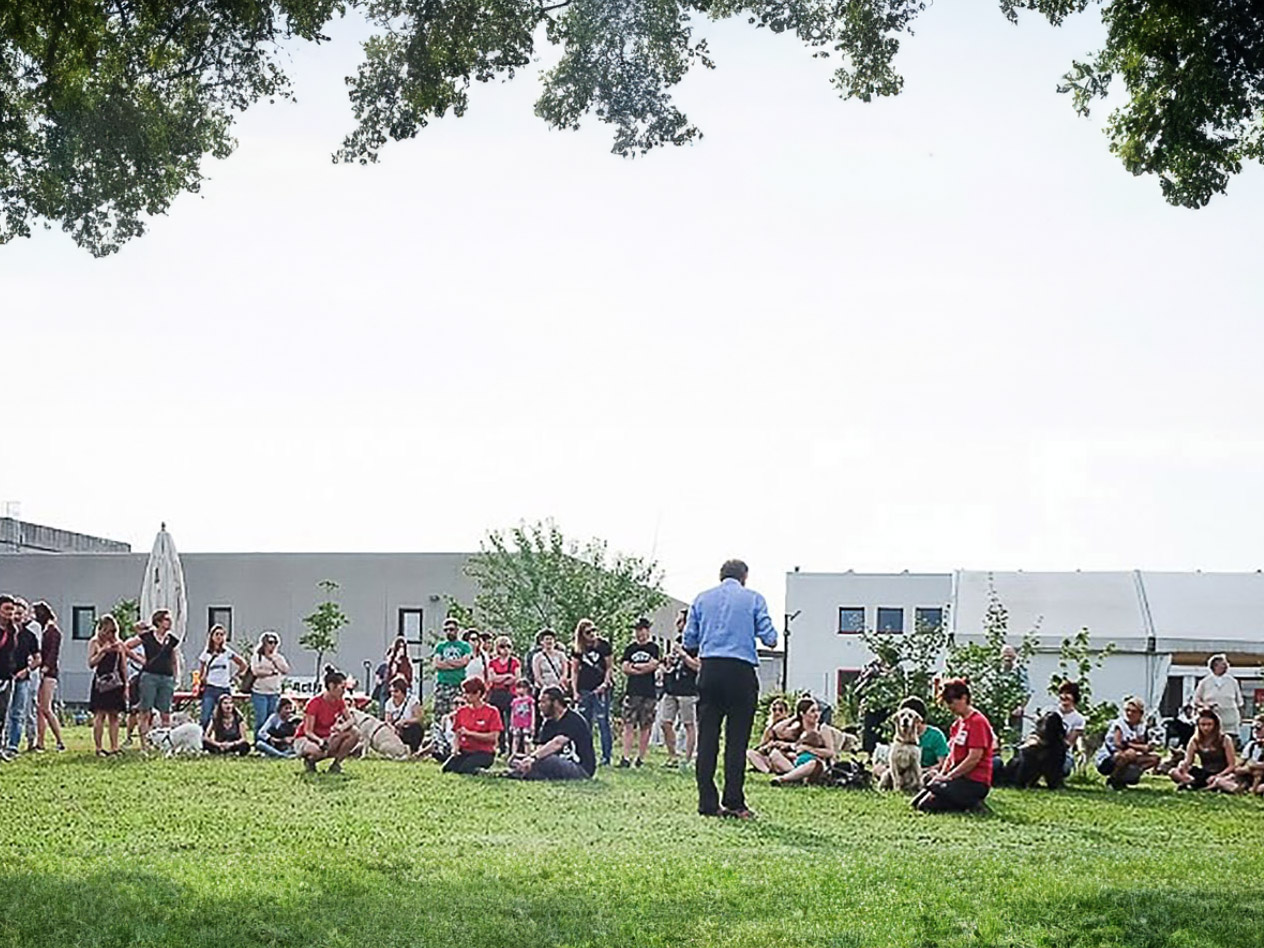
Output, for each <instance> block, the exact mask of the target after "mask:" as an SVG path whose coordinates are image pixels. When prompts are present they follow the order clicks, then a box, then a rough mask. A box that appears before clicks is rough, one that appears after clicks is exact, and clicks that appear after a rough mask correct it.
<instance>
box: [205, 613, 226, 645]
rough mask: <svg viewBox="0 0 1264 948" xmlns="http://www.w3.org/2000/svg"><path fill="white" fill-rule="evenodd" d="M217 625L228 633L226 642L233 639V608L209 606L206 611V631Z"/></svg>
mask: <svg viewBox="0 0 1264 948" xmlns="http://www.w3.org/2000/svg"><path fill="white" fill-rule="evenodd" d="M217 625H222V626H223V627H224V631H225V632H227V633H228V636H227V637H228V640H229V641H232V638H233V607H232V606H210V607H208V608H207V610H206V630H207V632H210V630H211V629H212V628H213V627H214V626H217Z"/></svg>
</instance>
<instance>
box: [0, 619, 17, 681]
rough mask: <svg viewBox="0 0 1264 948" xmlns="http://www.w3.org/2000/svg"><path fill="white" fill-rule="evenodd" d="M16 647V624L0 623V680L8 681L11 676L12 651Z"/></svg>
mask: <svg viewBox="0 0 1264 948" xmlns="http://www.w3.org/2000/svg"><path fill="white" fill-rule="evenodd" d="M16 647H17V628H16V626H14V625H12V624H10V625H0V681H8V680H9V679H10V678H12V677H13V653H14V651H15V650H16Z"/></svg>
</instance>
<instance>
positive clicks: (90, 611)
mask: <svg viewBox="0 0 1264 948" xmlns="http://www.w3.org/2000/svg"><path fill="white" fill-rule="evenodd" d="M96 627H97V607H96V606H71V607H70V637H71V638H72V639H79V640H80V641H87V640H88V639H90V638H92V633H93V632H94V631H96ZM122 634H123V635H124V636H126V635H127V633H122Z"/></svg>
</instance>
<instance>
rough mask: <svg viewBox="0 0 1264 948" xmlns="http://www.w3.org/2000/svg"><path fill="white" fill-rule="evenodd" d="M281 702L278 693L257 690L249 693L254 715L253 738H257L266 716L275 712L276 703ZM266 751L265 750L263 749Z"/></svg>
mask: <svg viewBox="0 0 1264 948" xmlns="http://www.w3.org/2000/svg"><path fill="white" fill-rule="evenodd" d="M280 703H281V696H280V695H261V694H259V693H258V692H257V691H256V692H253V693H251V695H250V707H251V710H252V711H253V712H254V716H255V740H256V741H258V740H259V728H261V727H263V725H264V723H265V722H266V721H267V720H268V718H270V717H272V715H273V714H274V713H276V709H277V705H278V704H280ZM264 753H267V751H264Z"/></svg>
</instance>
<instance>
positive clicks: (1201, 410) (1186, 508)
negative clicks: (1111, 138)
mask: <svg viewBox="0 0 1264 948" xmlns="http://www.w3.org/2000/svg"><path fill="white" fill-rule="evenodd" d="M969 6H970V5H964V4H946V3H944V4H935V5H933V6H931V7H930V9H928V10H927V11H926V13H925V14H924V16H923V17H922V18H921V19H920V20H919V21H918V29H917V33H916V35H915V36H914V37H912V38H910V39H908V40H906V41H905V43H904V47H903V49H902V51H901V53H900V57H899V60H898V63H899V67H900V69H901V71H902V73H903V75H904V76H905V79H906V84H905V91H904V93H903V94H902V95H901V96H899V97H898V98H896V99H890V100H880V101H877V102H874V103H872V104H867V105H866V104H862V103H858V102H845V101H842V100H841V99H839V98H838V97H837V95H836V93H835V92H834V91H833V89H832V88H831V86H830V85H829V82H828V76H829V71H830V67H829V65H828V63H823V62H821V61H817V60H813V59H812V58H810V56H809V54H808V53H807V51H805V50H804V49H803V48H802V47H801V46H800V45H798V44H797V43H796V42H795V41H794V40H792V39H791V38H789V37H784V36H782V37H778V36H774V35H771V34H769V33H767V32H764V31H756V30H754V29H753V28H751V27H748V26H746V25H745V23H744V22H740V21H737V22H729V23H723V24H704V25H702V26H701V27H700V30H701V31H702V32H703V33H704V34H705V35H706V36H708V38H709V41H710V45H711V48H712V52H713V54H714V58H715V59H716V61H717V63H718V68H717V69H716V70H714V71H709V72H708V71H701V72H698V73H695V74H693V75H691V76H690V77H689V78H688V79H687V80H686V82H685V83H684V84H682V86H681V87H680V89H679V90H678V93H677V96H676V99H677V101H678V102H679V103H680V104H681V105H682V107H683V108H684V109H685V110H686V112H687V113H688V114H689V115H690V117H691V118H692V119H693V120H695V121H696V122H698V123H699V124H700V125H701V127H702V129H703V132H704V136H705V137H704V138H703V139H702V140H701V141H700V142H699V143H697V144H696V145H693V146H689V147H686V148H683V149H664V150H661V151H658V152H655V153H651V154H650V155H649V156H647V157H644V158H638V159H636V160H627V159H622V158H618V157H616V156H614V155H611V154H610V153H609V148H610V142H611V137H612V136H611V132H610V130H609V129H608V128H606V127H604V126H602V125H601V124H600V123H598V122H597V121H595V120H589V121H588V122H587V123H586V124H585V126H584V128H583V129H582V130H581V131H579V132H557V131H552V130H550V129H548V128H547V127H546V126H545V125H544V124H543V123H542V122H541V121H540V120H539V119H537V118H535V116H534V114H533V112H532V103H533V102H534V99H535V97H536V95H537V94H538V85H537V84H536V82H535V79H534V77H533V76H531V75H529V74H528V75H522V76H519V78H517V79H516V80H514V81H513V82H511V83H507V84H492V85H487V86H479V87H477V88H475V89H474V90H473V94H472V101H471V107H470V110H469V112H468V113H467V115H466V116H465V117H463V118H460V119H455V118H447V119H445V120H442V121H440V122H437V123H435V124H433V125H431V126H430V127H429V128H427V129H425V130H423V131H422V132H421V134H420V135H419V137H418V138H416V139H415V140H413V141H409V142H404V143H392V144H390V145H388V146H387V148H386V149H385V151H384V153H383V158H382V161H381V163H380V164H378V165H376V166H372V167H367V168H366V167H359V166H343V165H337V166H336V165H333V164H332V163H331V162H330V159H329V156H330V153H331V152H332V151H333V150H334V148H335V147H336V146H337V145H338V143H339V142H340V141H341V138H342V136H343V135H344V134H345V133H346V132H347V131H349V130H350V128H351V122H352V120H351V113H350V108H349V105H348V102H347V100H346V92H345V87H344V85H343V77H344V76H345V75H346V74H348V73H350V72H351V71H353V70H354V68H355V65H356V63H357V62H358V58H359V49H358V45H357V44H358V41H359V39H360V38H362V36H363V35H364V28H363V26H362V25H359V24H354V23H344V24H340V25H338V26H337V27H335V28H334V29H333V30H332V36H333V42H331V43H329V44H325V45H322V46H321V47H319V48H315V47H307V48H303V49H298V50H296V51H295V54H294V57H293V61H292V70H291V72H292V75H293V76H294V78H295V86H296V91H297V96H298V102H297V104H281V105H276V106H267V105H264V106H261V107H257V108H255V109H254V110H252V111H250V112H249V113H247V114H246V115H245V116H244V117H243V118H242V120H241V121H240V123H239V125H238V138H239V142H240V145H239V148H238V149H237V151H236V153H235V154H234V155H233V156H232V157H231V158H229V159H228V160H226V161H222V162H219V161H210V162H208V165H207V170H208V174H209V177H210V180H209V181H208V182H207V183H206V184H205V185H204V187H203V190H202V193H201V194H200V195H186V196H183V197H181V198H179V199H178V200H177V201H176V202H175V204H174V205H173V207H172V209H171V211H170V213H169V214H168V215H166V216H165V217H162V218H159V219H157V220H155V221H154V222H153V223H152V226H151V228H150V231H149V233H148V234H147V235H146V236H145V237H143V238H141V239H140V240H137V241H133V242H132V243H131V244H129V245H127V246H125V248H124V249H123V251H122V252H120V253H118V254H116V255H114V256H112V257H109V258H106V259H100V260H98V259H94V258H92V257H91V256H90V255H88V254H87V253H86V252H85V251H82V250H79V249H78V248H77V247H75V246H74V245H73V244H72V243H71V241H70V240H69V238H67V237H66V236H65V235H63V234H62V233H60V232H59V231H54V232H46V233H39V234H37V235H36V236H35V237H34V238H32V239H30V240H22V241H17V242H14V243H11V244H10V245H8V246H4V247H0V314H2V316H0V338H3V340H4V347H5V349H6V359H5V361H6V363H7V372H6V375H7V380H8V386H7V391H6V396H5V400H4V405H5V407H6V409H7V411H5V413H4V417H5V418H6V420H7V421H8V424H9V427H10V433H11V435H16V436H17V437H18V438H19V439H21V440H22V441H23V442H25V443H26V444H28V445H29V447H30V449H31V450H30V452H29V454H28V455H27V457H26V460H25V461H24V462H23V463H10V464H8V465H5V467H4V470H3V472H0V500H5V501H19V502H20V504H21V508H20V510H21V515H22V517H23V518H24V519H27V520H31V521H34V522H38V523H46V524H51V525H55V526H60V527H64V528H67V529H73V530H78V531H81V532H85V533H92V534H98V535H103V536H108V537H114V538H118V539H123V540H128V541H130V542H131V543H132V544H133V546H134V548H136V549H139V550H146V549H148V547H149V545H150V543H151V542H152V538H153V535H154V533H155V531H156V530H157V528H158V525H159V523H160V522H161V521H166V522H167V524H168V526H169V528H170V530H171V532H172V534H173V536H174V538H175V541H176V544H177V546H178V547H179V548H180V549H181V550H182V551H186V552H190V551H199V552H201V551H256V550H263V551H268V550H275V551H297V550H323V551H355V550H365V551H390V550H400V551H425V550H435V551H453V550H472V549H475V548H477V546H478V543H479V541H480V538H481V537H482V536H483V535H484V534H485V533H486V531H487V530H488V529H490V528H498V527H507V526H512V525H513V524H515V523H517V522H519V521H522V520H526V521H532V520H536V519H540V518H546V517H551V518H554V519H555V520H556V521H557V522H558V524H559V525H560V526H561V527H562V529H563V530H564V531H565V532H566V533H567V534H569V535H574V536H575V537H577V538H586V537H593V536H595V537H601V538H604V539H606V540H608V541H609V542H610V544H611V546H612V547H613V548H614V549H618V550H622V551H625V552H628V553H635V554H640V555H644V556H651V557H653V558H655V559H657V560H658V561H659V563H660V564H661V566H662V568H663V570H664V573H665V586H666V589H667V591H668V592H669V593H670V594H672V595H674V596H676V597H679V598H682V599H686V600H687V599H690V598H691V597H692V596H693V595H694V594H695V593H696V592H697V591H698V590H700V589H702V588H704V587H705V586H707V585H710V584H712V583H713V582H714V581H715V577H716V572H717V570H718V567H719V565H720V563H721V562H722V561H723V560H725V559H726V558H728V557H731V556H740V557H742V558H744V559H745V560H747V562H748V563H749V564H750V567H751V574H750V585H751V586H752V587H754V588H757V589H759V590H761V591H763V592H764V593H765V594H766V595H767V597H768V599H769V602H770V605H771V606H772V608H773V610H774V612H776V611H778V610H780V608H781V603H782V601H783V598H784V573H785V572H787V571H788V570H791V569H793V568H795V567H801V568H802V569H803V570H805V571H835V570H846V569H856V570H858V571H898V570H902V569H909V570H913V571H940V570H944V571H946V570H951V569H954V568H976V569H989V568H994V569H1017V568H1021V569H1028V570H1037V569H1053V570H1059V569H1076V568H1081V569H1113V568H1148V569H1158V570H1161V569H1173V570H1186V569H1196V568H1201V569H1205V570H1212V569H1222V570H1237V569H1250V570H1254V569H1256V568H1257V567H1264V553H1262V552H1261V549H1260V537H1261V536H1264V505H1261V504H1260V503H1259V502H1258V497H1259V492H1260V485H1261V483H1264V437H1262V436H1261V430H1260V423H1259V420H1258V418H1259V405H1260V404H1261V401H1262V399H1261V396H1262V395H1264V374H1262V373H1261V372H1260V370H1259V352H1260V351H1261V350H1262V346H1261V343H1262V342H1264V329H1262V328H1261V320H1260V318H1259V317H1260V314H1261V312H1262V311H1264V281H1262V280H1261V268H1260V264H1259V260H1260V247H1259V238H1258V222H1259V221H1260V220H1261V219H1264V173H1262V172H1261V169H1260V168H1259V167H1258V166H1253V167H1249V168H1248V169H1247V171H1246V172H1244V173H1243V174H1242V175H1240V176H1239V177H1238V178H1237V179H1236V180H1234V181H1233V182H1232V183H1231V185H1230V189H1229V193H1228V194H1227V195H1225V196H1220V197H1217V198H1216V199H1215V200H1214V201H1213V202H1212V203H1211V205H1209V206H1208V207H1207V208H1205V209H1202V210H1199V211H1196V212H1195V211H1190V210H1186V209H1180V208H1173V207H1170V206H1168V205H1167V204H1165V203H1164V202H1163V200H1162V198H1161V195H1160V192H1159V188H1158V184H1157V182H1155V181H1154V180H1152V179H1147V178H1133V177H1132V176H1130V175H1128V174H1127V173H1126V172H1125V171H1124V170H1123V169H1122V167H1121V166H1120V164H1119V163H1118V161H1117V160H1116V159H1115V158H1114V157H1113V156H1111V155H1110V153H1109V150H1108V147H1107V141H1106V138H1105V136H1104V134H1103V132H1102V130H1101V126H1102V124H1103V122H1104V117H1105V112H1104V111H1103V112H1101V113H1100V114H1097V115H1095V116H1094V118H1093V119H1091V120H1085V119H1082V118H1079V117H1077V116H1076V115H1075V114H1074V112H1073V110H1072V108H1071V105H1070V102H1069V100H1068V98H1067V97H1066V96H1063V95H1058V94H1057V93H1056V92H1055V86H1056V84H1057V81H1058V79H1059V77H1060V76H1061V74H1062V73H1063V72H1064V71H1065V69H1066V68H1067V67H1068V65H1069V64H1070V62H1071V60H1072V59H1073V58H1075V57H1083V56H1084V55H1085V54H1086V53H1087V52H1089V51H1090V50H1092V49H1093V48H1095V45H1096V44H1097V43H1098V42H1099V40H1100V34H1101V26H1100V24H1099V23H1097V22H1095V21H1094V20H1093V19H1092V18H1091V17H1080V18H1079V19H1076V20H1073V21H1071V22H1070V24H1069V25H1067V26H1066V27H1064V28H1062V29H1060V30H1059V29H1054V28H1051V27H1049V26H1048V25H1047V24H1046V23H1044V22H1043V21H1041V20H1040V19H1038V18H1036V17H1033V16H1028V17H1025V18H1024V19H1023V21H1022V22H1021V23H1020V25H1019V26H1017V27H1015V26H1011V25H1010V24H1008V23H1007V22H1006V21H1005V19H1004V17H1003V16H1002V15H1001V14H1000V13H999V12H998V11H997V10H996V9H995V8H994V7H992V6H989V5H976V6H978V7H979V8H978V9H973V10H972V9H968V7H969ZM547 58H548V57H547V55H546V56H545V62H547Z"/></svg>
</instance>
